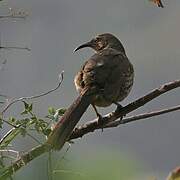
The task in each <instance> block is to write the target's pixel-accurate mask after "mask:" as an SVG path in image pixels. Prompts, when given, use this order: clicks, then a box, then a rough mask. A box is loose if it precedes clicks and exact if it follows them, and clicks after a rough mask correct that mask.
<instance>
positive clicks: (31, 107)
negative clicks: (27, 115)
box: [28, 103, 33, 112]
mask: <svg viewBox="0 0 180 180" xmlns="http://www.w3.org/2000/svg"><path fill="white" fill-rule="evenodd" d="M32 109H33V104H32V103H31V104H30V105H29V108H28V111H29V112H31V111H32Z"/></svg>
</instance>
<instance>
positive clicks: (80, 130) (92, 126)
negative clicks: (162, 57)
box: [69, 80, 180, 140]
mask: <svg viewBox="0 0 180 180" xmlns="http://www.w3.org/2000/svg"><path fill="white" fill-rule="evenodd" d="M178 87H180V80H176V81H173V82H170V83H167V84H164V85H162V86H161V87H159V88H157V89H155V90H153V91H152V92H150V93H148V94H147V95H145V96H143V97H141V98H139V99H137V100H135V101H134V102H132V103H130V104H128V105H126V106H125V107H123V108H122V109H120V111H115V112H112V113H109V114H107V115H105V116H103V122H104V124H103V125H99V124H98V119H95V120H92V121H89V122H87V123H86V124H83V125H80V126H79V127H77V128H75V129H74V131H73V132H72V134H71V136H70V138H69V140H71V139H76V138H80V137H82V136H83V135H85V134H87V133H89V132H93V131H95V130H96V129H102V128H109V127H116V126H118V125H120V124H125V123H129V122H132V121H136V120H139V119H145V118H149V117H152V116H157V115H160V114H164V113H168V112H172V111H176V110H179V109H180V107H179V106H176V107H172V108H170V109H163V110H160V111H155V112H150V113H145V114H140V115H137V116H132V117H129V118H125V119H123V120H121V119H120V120H118V121H116V120H117V119H119V118H121V117H123V116H125V115H127V114H128V113H130V112H132V111H134V110H136V109H138V108H140V107H141V106H143V105H145V104H146V103H148V102H150V101H152V100H153V99H155V98H156V97H158V96H160V95H162V94H164V93H166V92H168V91H170V90H172V89H175V88H178Z"/></svg>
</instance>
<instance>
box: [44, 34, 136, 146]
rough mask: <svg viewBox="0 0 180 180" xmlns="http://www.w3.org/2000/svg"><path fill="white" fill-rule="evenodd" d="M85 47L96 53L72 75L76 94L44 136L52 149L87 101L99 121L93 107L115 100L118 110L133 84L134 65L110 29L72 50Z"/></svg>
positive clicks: (64, 137) (60, 142)
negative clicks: (109, 31)
mask: <svg viewBox="0 0 180 180" xmlns="http://www.w3.org/2000/svg"><path fill="white" fill-rule="evenodd" d="M86 47H89V48H92V49H93V50H94V51H95V53H94V55H92V56H91V57H90V58H89V59H88V60H87V61H85V63H84V64H83V66H82V67H81V68H80V70H79V71H78V72H77V74H76V75H75V78H74V83H75V87H76V89H77V91H78V92H79V96H78V97H77V99H76V100H75V101H74V102H73V103H72V105H71V106H70V107H69V108H68V109H67V110H66V112H65V114H64V115H63V117H62V118H60V120H59V121H58V122H57V124H56V125H55V128H54V130H53V131H52V133H50V135H49V137H48V139H47V143H48V144H49V145H51V146H52V147H53V149H60V148H61V147H62V146H63V145H64V143H65V142H66V140H67V139H68V138H69V136H70V135H71V132H72V131H73V129H74V128H75V126H76V124H77V123H78V122H79V120H80V118H81V117H82V115H83V114H84V112H85V111H86V110H87V108H88V107H89V106H90V105H92V106H93V108H94V110H95V112H96V115H97V116H98V121H97V122H98V124H99V125H102V124H103V122H102V121H103V119H102V116H101V114H100V113H99V112H98V111H97V108H96V107H107V106H110V105H111V104H116V105H117V110H118V109H119V108H121V105H120V104H119V102H121V101H122V100H124V99H125V98H126V97H127V96H128V94H129V93H130V91H131V89H132V86H133V82H134V68H133V65H132V64H131V62H130V60H129V59H128V57H127V55H126V52H125V49H124V47H123V45H122V43H121V41H120V40H119V39H118V38H117V37H116V36H114V35H113V34H111V33H103V34H100V35H97V36H95V37H94V38H92V39H91V40H90V41H88V42H86V43H83V44H82V45H80V46H78V47H77V48H75V50H74V52H76V51H78V50H80V49H83V48H86Z"/></svg>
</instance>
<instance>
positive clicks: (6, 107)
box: [1, 71, 64, 115]
mask: <svg viewBox="0 0 180 180" xmlns="http://www.w3.org/2000/svg"><path fill="white" fill-rule="evenodd" d="M63 79H64V71H62V72H61V73H60V75H59V82H58V84H57V86H56V87H55V88H53V89H51V90H49V91H47V92H43V93H40V94H38V95H34V96H29V97H20V98H15V99H14V100H12V101H11V102H9V103H8V104H7V105H6V106H5V107H4V109H3V110H2V112H1V113H2V115H3V114H4V113H5V112H6V111H7V109H8V108H9V107H10V106H12V105H13V104H14V103H17V102H22V101H26V100H32V99H36V98H39V97H42V96H46V95H48V94H50V93H52V92H54V91H56V90H57V89H58V88H59V87H60V86H61V84H62V81H63Z"/></svg>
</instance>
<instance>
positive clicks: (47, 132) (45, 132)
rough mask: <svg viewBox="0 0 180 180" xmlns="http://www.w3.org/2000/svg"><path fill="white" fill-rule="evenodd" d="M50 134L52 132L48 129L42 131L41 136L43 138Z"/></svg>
mask: <svg viewBox="0 0 180 180" xmlns="http://www.w3.org/2000/svg"><path fill="white" fill-rule="evenodd" d="M51 132H52V130H51V129H50V128H48V129H44V130H43V134H44V135H45V136H49V134H50V133H51Z"/></svg>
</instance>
